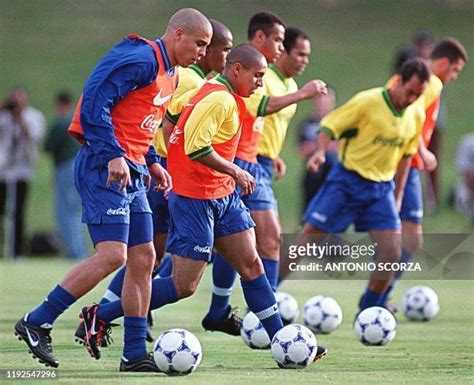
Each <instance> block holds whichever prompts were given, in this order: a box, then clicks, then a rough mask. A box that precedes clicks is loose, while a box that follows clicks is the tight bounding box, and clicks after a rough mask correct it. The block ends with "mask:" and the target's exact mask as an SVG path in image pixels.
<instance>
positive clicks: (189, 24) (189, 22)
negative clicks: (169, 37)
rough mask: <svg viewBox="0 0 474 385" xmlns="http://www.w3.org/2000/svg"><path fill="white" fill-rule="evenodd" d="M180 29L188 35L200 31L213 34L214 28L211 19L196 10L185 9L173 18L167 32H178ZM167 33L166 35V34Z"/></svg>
mask: <svg viewBox="0 0 474 385" xmlns="http://www.w3.org/2000/svg"><path fill="white" fill-rule="evenodd" d="M178 28H181V29H183V30H184V31H186V32H188V33H194V32H195V31H198V30H207V31H210V32H211V34H212V26H211V23H210V22H209V19H208V18H207V17H206V16H204V15H203V14H202V13H201V12H199V11H198V10H196V9H194V8H183V9H180V10H179V11H178V12H176V13H175V14H174V15H173V16H171V18H170V20H169V22H168V26H167V27H166V32H172V31H176V30H177V29H178ZM166 32H165V33H166Z"/></svg>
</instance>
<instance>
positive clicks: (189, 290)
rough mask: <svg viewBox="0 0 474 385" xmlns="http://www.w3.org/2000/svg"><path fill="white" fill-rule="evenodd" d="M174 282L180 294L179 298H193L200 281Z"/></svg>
mask: <svg viewBox="0 0 474 385" xmlns="http://www.w3.org/2000/svg"><path fill="white" fill-rule="evenodd" d="M173 282H174V284H175V287H176V293H177V294H178V298H179V299H182V298H187V297H191V296H192V295H193V294H194V293H195V292H196V289H197V287H198V284H199V281H198V280H192V279H190V280H181V279H180V280H174V279H173Z"/></svg>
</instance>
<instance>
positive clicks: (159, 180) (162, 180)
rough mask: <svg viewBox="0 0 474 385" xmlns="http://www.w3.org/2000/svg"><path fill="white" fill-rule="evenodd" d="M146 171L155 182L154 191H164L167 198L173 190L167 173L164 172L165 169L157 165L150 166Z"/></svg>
mask: <svg viewBox="0 0 474 385" xmlns="http://www.w3.org/2000/svg"><path fill="white" fill-rule="evenodd" d="M148 171H149V172H150V176H151V177H152V178H153V179H154V180H155V182H156V186H155V191H158V190H162V191H164V193H165V196H167V195H168V193H169V192H170V191H171V189H172V188H173V182H172V180H171V176H170V174H169V173H168V171H166V169H165V168H164V167H162V166H161V165H160V164H159V163H153V164H151V165H150V166H149V167H148Z"/></svg>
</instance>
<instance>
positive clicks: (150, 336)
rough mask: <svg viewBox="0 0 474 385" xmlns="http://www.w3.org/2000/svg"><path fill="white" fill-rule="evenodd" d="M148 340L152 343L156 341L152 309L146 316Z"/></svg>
mask: <svg viewBox="0 0 474 385" xmlns="http://www.w3.org/2000/svg"><path fill="white" fill-rule="evenodd" d="M146 340H147V341H148V342H151V343H153V342H154V341H155V337H153V314H152V313H151V310H148V314H147V318H146Z"/></svg>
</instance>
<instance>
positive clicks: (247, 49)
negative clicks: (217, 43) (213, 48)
mask: <svg viewBox="0 0 474 385" xmlns="http://www.w3.org/2000/svg"><path fill="white" fill-rule="evenodd" d="M262 62H263V63H265V64H266V60H265V57H264V56H263V55H262V53H261V52H260V51H259V50H258V49H257V48H255V47H253V46H251V45H250V44H240V45H238V46H236V47H235V48H232V51H230V53H229V55H228V56H227V60H226V64H225V66H226V69H227V68H228V67H231V66H232V65H233V64H235V63H240V64H241V65H242V67H244V68H245V69H250V68H252V67H254V66H257V65H259V64H260V63H262Z"/></svg>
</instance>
